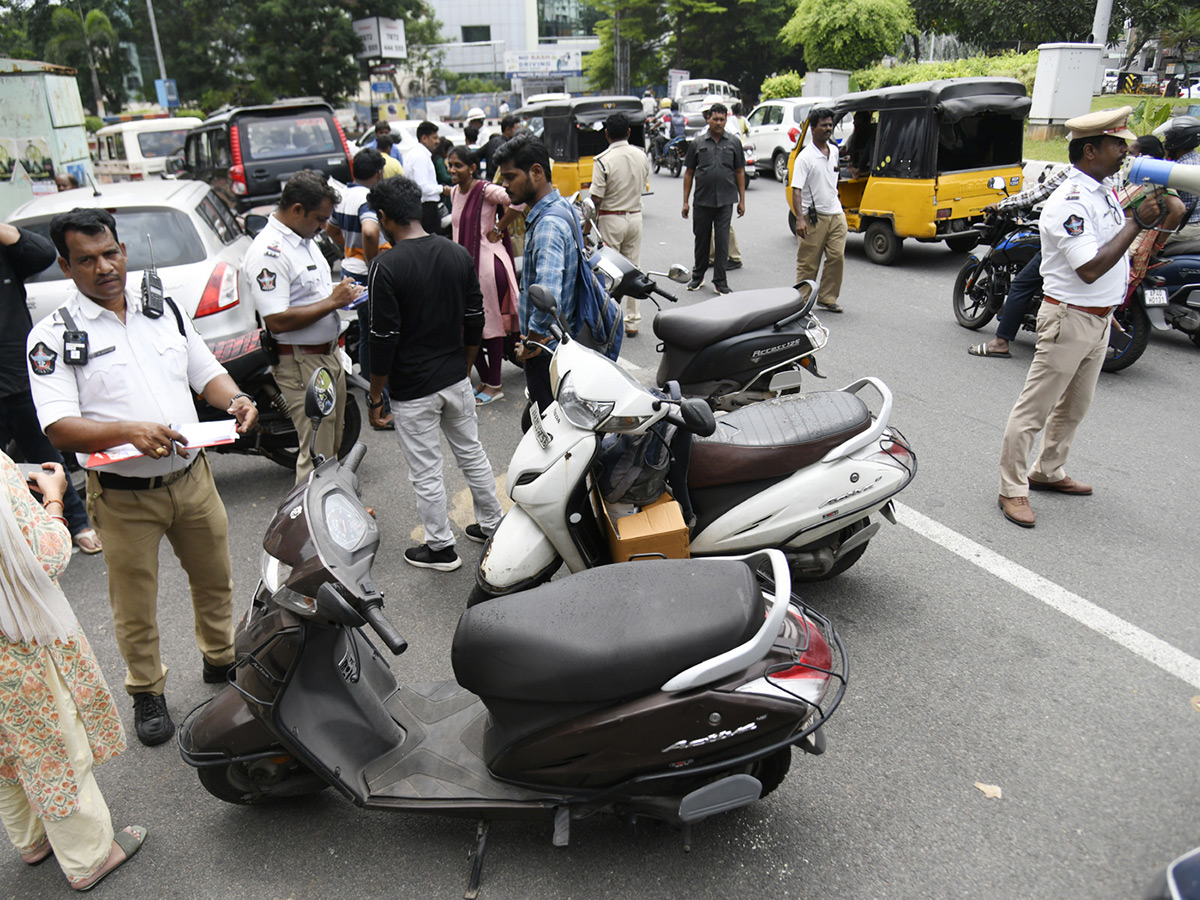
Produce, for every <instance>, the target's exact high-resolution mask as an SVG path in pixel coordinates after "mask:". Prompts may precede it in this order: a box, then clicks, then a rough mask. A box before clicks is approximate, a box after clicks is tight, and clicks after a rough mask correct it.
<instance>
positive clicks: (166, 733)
mask: <svg viewBox="0 0 1200 900" xmlns="http://www.w3.org/2000/svg"><path fill="white" fill-rule="evenodd" d="M133 727H134V729H135V730H136V731H137V736H138V740H139V741H141V742H142V743H143V744H145V745H146V746H147V747H153V746H155V745H156V744H161V743H162V742H163V741H167V740H170V739H171V735H173V734H174V733H175V723H174V722H172V721H171V714H170V712H168V711H167V698H166V697H164V696H163V695H162V694H151V693H148V692H147V693H142V694H134V695H133Z"/></svg>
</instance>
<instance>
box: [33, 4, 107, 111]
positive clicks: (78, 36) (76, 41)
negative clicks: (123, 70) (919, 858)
mask: <svg viewBox="0 0 1200 900" xmlns="http://www.w3.org/2000/svg"><path fill="white" fill-rule="evenodd" d="M50 21H51V26H52V28H53V34H52V35H51V36H50V39H49V40H48V41H47V42H46V58H47V60H48V61H49V62H56V63H62V64H64V65H74V66H75V67H76V68H79V64H78V61H79V59H80V57H82V58H83V62H84V64H86V65H87V67H88V69H89V70H91V73H92V98H93V100H94V101H95V104H96V113H97V115H100V116H103V115H104V94H103V93H102V92H101V90H100V76H99V73H98V72H97V68H98V67H102V68H104V69H105V71H106V72H108V71H109V70H110V69H111V63H112V59H113V56H114V52H115V51H116V49H117V32H116V31H115V30H114V29H113V26H112V22H111V21H109V18H108V16H106V15H105V14H104V13H103V12H101V11H100V10H98V9H93V10H89V11H88V14H87V16H86V17H84V18H82V19H81V18H80V17H79V13H77V12H75V10H73V9H70V8H68V7H65V6H60V7H57V8H56V9H55V10H54V12H53V13H52V14H51V17H50ZM97 60H99V62H97ZM119 96H120V95H119V94H118V97H119Z"/></svg>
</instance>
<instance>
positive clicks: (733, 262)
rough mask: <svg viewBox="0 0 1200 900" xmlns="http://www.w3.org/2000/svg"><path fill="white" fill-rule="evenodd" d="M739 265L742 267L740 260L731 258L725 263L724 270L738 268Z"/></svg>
mask: <svg viewBox="0 0 1200 900" xmlns="http://www.w3.org/2000/svg"><path fill="white" fill-rule="evenodd" d="M741 267H742V261H741V260H740V259H738V260H733V259H731V260H729V261H728V262H727V263H725V271H726V272H728V271H730V270H731V269H740V268H741Z"/></svg>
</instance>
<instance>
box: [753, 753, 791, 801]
mask: <svg viewBox="0 0 1200 900" xmlns="http://www.w3.org/2000/svg"><path fill="white" fill-rule="evenodd" d="M791 766H792V748H791V747H784V748H783V749H782V750H776V751H775V752H774V753H772V754H771V755H770V756H768V757H765V758H764V759H760V760H758V762H756V763H754V764H753V765H752V766H751V767H750V774H751V775H753V776H754V777H755V778H757V779H758V780H759V781H760V782H761V783H762V794H760V795H759V797H760V799H761V798H762V797H765V796H767V794H769V793H771V791H773V790H775V788H777V787H779V786H780V785H781V784H783V779H784V776H786V775H787V773H788V769H790V768H791Z"/></svg>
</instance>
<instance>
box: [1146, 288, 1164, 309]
mask: <svg viewBox="0 0 1200 900" xmlns="http://www.w3.org/2000/svg"><path fill="white" fill-rule="evenodd" d="M1145 297H1146V305H1147V306H1166V305H1167V291H1166V289H1165V288H1147V290H1146V293H1145Z"/></svg>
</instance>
